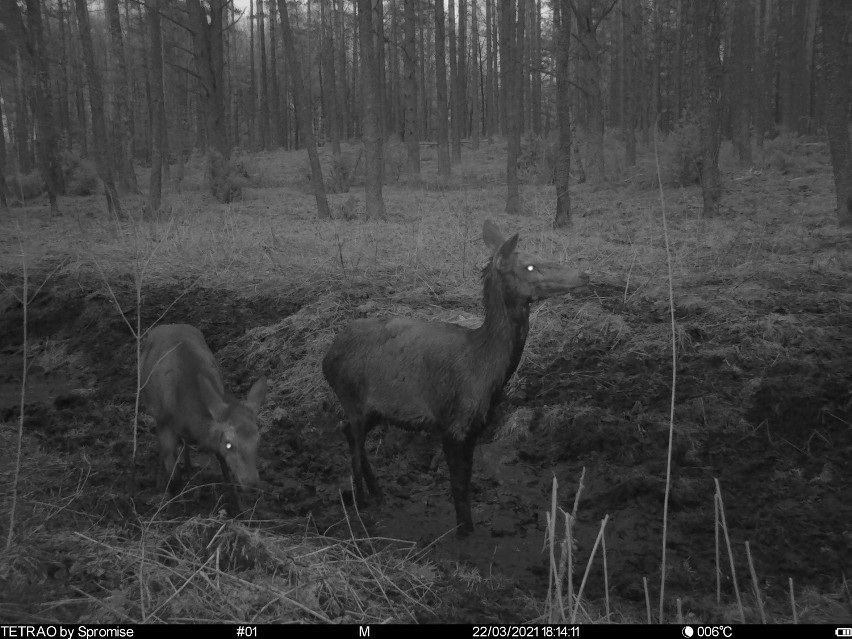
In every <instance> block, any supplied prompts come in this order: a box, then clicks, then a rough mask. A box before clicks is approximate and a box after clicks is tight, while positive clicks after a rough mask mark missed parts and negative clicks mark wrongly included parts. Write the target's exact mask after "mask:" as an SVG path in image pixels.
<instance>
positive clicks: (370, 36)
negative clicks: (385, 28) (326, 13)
mask: <svg viewBox="0 0 852 639" xmlns="http://www.w3.org/2000/svg"><path fill="white" fill-rule="evenodd" d="M380 5H381V2H380V0H379V1H375V2H374V0H358V29H359V32H360V33H359V35H360V37H361V79H362V83H361V84H362V87H363V91H362V94H361V101H362V104H363V112H364V114H363V122H364V124H363V130H362V133H361V136H362V137H363V139H364V155H365V158H364V162H365V164H364V167H365V170H364V172H365V185H364V186H365V189H364V190H365V198H364V199H365V203H364V208H365V210H366V214H367V218H376V219H380V220H384V219H386V218H387V214H386V213H385V201H384V199H383V197H382V172H383V171H382V164H383V163H384V144H383V140H382V126H381V100H382V96H383V95H384V90H383V87H382V86H381V80H380V75H379V67H378V63H377V55H376V53H377V51H376V48H377V47H376V46H375V42H376V41H375V35H376V32H377V29H376V27H377V25H378V24H379V19H380V17H381V11H380Z"/></svg>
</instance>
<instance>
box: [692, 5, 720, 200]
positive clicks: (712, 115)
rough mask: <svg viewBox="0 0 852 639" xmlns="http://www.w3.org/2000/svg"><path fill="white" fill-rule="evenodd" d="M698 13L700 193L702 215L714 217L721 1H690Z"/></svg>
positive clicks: (717, 196)
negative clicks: (702, 208)
mask: <svg viewBox="0 0 852 639" xmlns="http://www.w3.org/2000/svg"><path fill="white" fill-rule="evenodd" d="M693 2H695V3H696V7H697V13H696V20H695V27H694V28H695V36H696V42H697V43H698V51H699V56H698V59H699V61H700V63H699V65H698V68H699V74H698V75H699V76H700V77H699V79H700V82H701V93H700V100H701V102H700V105H699V115H698V130H699V139H700V145H701V160H700V162H701V166H700V177H701V192H702V195H703V198H704V212H703V214H704V216H705V217H713V216H715V215H717V214H718V212H719V201H720V199H721V196H722V187H721V180H720V177H719V145H720V144H721V136H722V131H721V128H722V126H721V119H722V114H721V99H720V98H721V89H722V62H721V60H720V59H719V46H720V42H719V38H720V30H721V25H722V2H721V0H693Z"/></svg>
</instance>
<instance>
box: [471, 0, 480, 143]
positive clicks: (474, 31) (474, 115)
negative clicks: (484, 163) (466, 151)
mask: <svg viewBox="0 0 852 639" xmlns="http://www.w3.org/2000/svg"><path fill="white" fill-rule="evenodd" d="M470 49H471V56H470V57H471V60H473V82H472V83H471V84H472V86H471V91H470V94H471V96H470V104H471V110H472V112H471V116H470V119H471V135H472V139H471V144H470V146H471V148H472V149H473V150H474V151H476V150H477V149H479V142H480V139H481V137H482V116H481V109H480V104H479V88H480V87H481V86H482V59H481V56H480V55H479V17H478V16H477V9H476V0H470Z"/></svg>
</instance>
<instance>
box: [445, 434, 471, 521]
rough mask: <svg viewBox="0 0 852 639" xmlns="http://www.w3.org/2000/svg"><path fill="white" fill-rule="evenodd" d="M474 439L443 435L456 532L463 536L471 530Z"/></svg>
mask: <svg viewBox="0 0 852 639" xmlns="http://www.w3.org/2000/svg"><path fill="white" fill-rule="evenodd" d="M474 444H475V441H474V440H473V439H466V440H463V441H458V440H456V439H454V438H453V437H452V436H450V435H447V436H445V437H444V455H445V456H446V458H447V465H448V466H449V468H450V488H451V489H452V493H453V504H454V505H455V508H456V524H457V525H456V534H457V535H458V536H459V537H465V536H467V535H468V534H470V533H472V532H473V516H472V515H471V512H470V476H471V472H472V470H473V448H474Z"/></svg>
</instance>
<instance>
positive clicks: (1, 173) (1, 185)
mask: <svg viewBox="0 0 852 639" xmlns="http://www.w3.org/2000/svg"><path fill="white" fill-rule="evenodd" d="M2 121H3V98H2V96H0V122H2ZM8 206H9V201H8V197H7V195H6V134H5V133H4V131H3V128H2V127H0V210H5V209H6V208H7V207H8Z"/></svg>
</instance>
